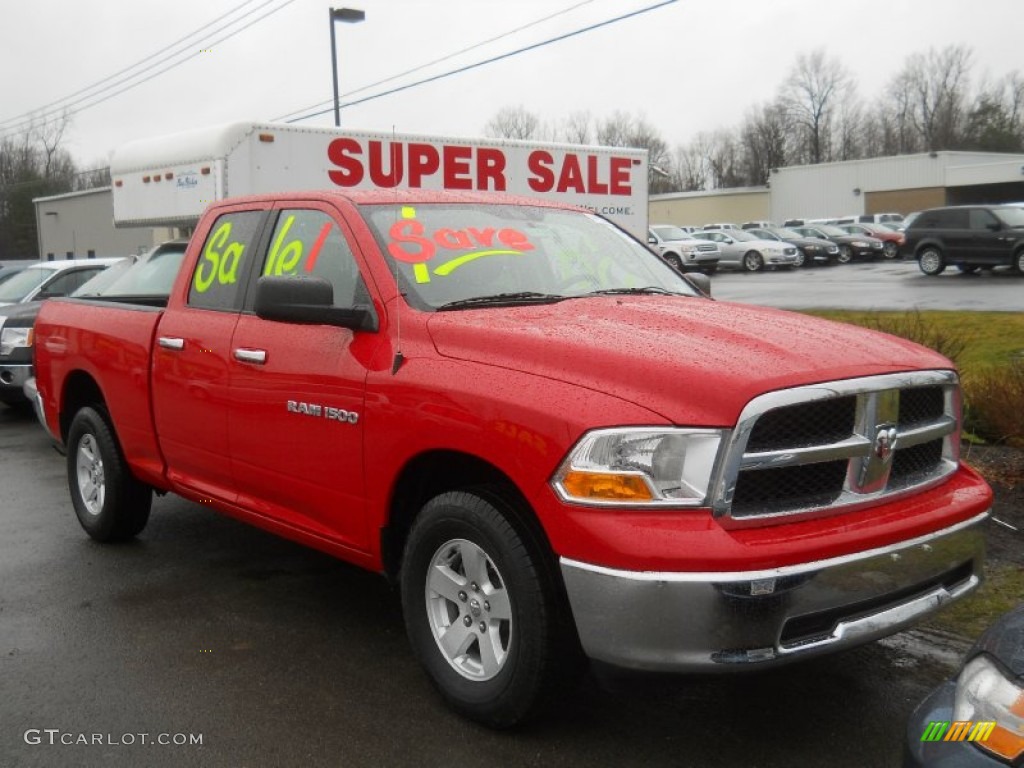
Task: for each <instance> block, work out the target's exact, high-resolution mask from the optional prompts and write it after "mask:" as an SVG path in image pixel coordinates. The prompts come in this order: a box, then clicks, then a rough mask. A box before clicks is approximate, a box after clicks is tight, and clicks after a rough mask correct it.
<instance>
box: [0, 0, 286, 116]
mask: <svg viewBox="0 0 1024 768" xmlns="http://www.w3.org/2000/svg"><path fill="white" fill-rule="evenodd" d="M271 2H274V0H266V1H265V2H264V3H263V5H262V6H259V8H262V7H264V6H266V5H267V4H269V3H271ZM293 2H295V0H285V1H284V2H283V3H282V4H281V5H279V6H277V7H276V8H271V9H270V10H269V11H267V12H266V13H264V14H263V15H261V16H258V17H257V18H255V19H253V20H252V21H250V22H249V23H248V24H246V25H244V26H242V27H240V28H238V29H235V30H233V31H232V32H230V33H229V34H227V35H224V36H223V37H220V38H218V39H216V40H213V41H210V42H209V43H207V45H210V46H214V45H219V44H220V43H223V42H224V41H226V40H230V39H231V38H232V37H235V36H236V35H238V34H240V33H241V32H244V31H245V30H247V29H248V28H249V27H251V26H252V25H253V24H256V23H258V22H260V21H262V20H263V19H265V18H267V17H268V16H271V15H273V14H275V13H277V12H278V11H281V10H283V9H284V8H285V7H287V6H289V5H291V4H292V3H293ZM259 8H257V9H256V10H259ZM256 10H254V11H251V12H250V13H247V14H245V16H249V15H251V14H252V13H255V12H256ZM245 16H242V17H240V18H239V19H237V20H236V21H235V22H231V23H230V24H227V25H224V26H222V27H220V28H218V29H217V30H215V31H214V32H211V33H209V34H208V35H206V37H203V38H200V40H197V41H194V43H193V44H199V43H201V42H203V41H205V40H207V39H208V38H209V36H210V35H213V34H216V33H217V32H220V31H222V30H224V29H225V28H227V27H229V26H231V24H234V23H236V22H237V21H240V20H241V18H245ZM181 53H183V51H182V52H178V53H176V54H173V55H172V56H168V57H165V58H164V59H163V60H162V61H161V62H157V63H156V64H153V65H152V66H150V67H147V68H145V69H143V70H141V71H140V72H138V73H136V74H134V75H132V76H130V77H128V78H124V79H123V80H121V81H120V82H121V83H123V82H125V81H127V80H132V79H134V78H136V77H138V76H139V75H140V74H142V73H143V72H147V71H149V70H150V69H153V68H154V67H156V66H158V65H159V64H161V63H163V62H165V61H167V60H168V59H171V58H174V56H180V55H181ZM201 53H203V51H202V50H196V51H193V52H192V53H191V54H189V55H188V56H186V57H185V58H183V59H180V60H179V61H177V62H174V63H172V64H169V65H168V66H166V67H164V68H163V69H160V70H159V71H157V72H154V73H153V74H151V75H149V76H148V77H145V78H143V79H141V80H137V81H136V82H130V83H128V84H127V85H125V86H124V87H123V88H120V89H119V90H117V91H114V92H113V93H111V94H109V95H107V96H104V97H102V98H97V99H94V100H92V101H89V102H88V103H86V104H85V105H84V106H81V107H79V108H77V109H70V110H69V109H67V107H69V106H71V105H70V104H69V105H65V107H64V109H63V110H62V115H68V116H70V115H75V114H78V113H79V112H84V111H85V110H87V109H90V108H92V107H95V106H97V105H98V104H102V103H103V102H106V101H109V100H110V99H112V98H114V97H115V96H119V95H121V94H122V93H124V92H126V91H129V90H131V89H133V88H137V87H138V86H140V85H142V84H143V83H148V82H149V81H150V80H153V79H154V78H156V77H159V76H160V75H162V74H164V73H166V72H169V71H170V70H172V69H175V68H177V67H180V66H181V65H182V64H184V63H185V62H187V61H189V60H191V59H194V58H195V57H196V56H199V55H200V54H201ZM118 84H119V83H118ZM115 85H117V84H114V85H111V86H108V87H107V88H104V89H103V90H109V89H110V88H112V87H115ZM99 93H102V91H99V92H97V93H96V94H93V95H94V96H98V95H99ZM87 98H91V97H86V98H85V99H79V100H78V101H77V102H74V103H75V104H77V103H81V102H82V101H85V100H86V99H87ZM52 113H53V110H51V114H52ZM59 119H61V117H53V118H50V119H47V120H43V122H42V124H43V125H48V124H50V123H53V122H56V121H57V120H59ZM34 124H35V120H34V119H30V120H26V121H23V122H22V123H20V124H18V125H14V126H9V127H7V128H4V129H2V130H0V134H8V135H9V134H11V133H17V132H19V131H20V130H23V129H25V128H28V127H30V126H32V125H34Z"/></svg>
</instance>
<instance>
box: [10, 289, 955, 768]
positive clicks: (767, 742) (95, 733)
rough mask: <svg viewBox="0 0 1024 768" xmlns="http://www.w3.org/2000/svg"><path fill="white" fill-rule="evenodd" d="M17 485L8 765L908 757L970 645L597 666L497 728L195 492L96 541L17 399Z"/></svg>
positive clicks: (836, 765)
mask: <svg viewBox="0 0 1024 768" xmlns="http://www.w3.org/2000/svg"><path fill="white" fill-rule="evenodd" d="M745 277H751V278H752V280H753V279H757V278H758V277H760V276H745ZM0 494H2V497H0V525H2V531H3V533H2V536H0V766H3V767H4V768H14V767H21V766H48V767H49V766H76V767H78V766H104V767H111V766H113V767H118V766H133V767H134V766H143V765H145V766H153V767H154V768H160V767H161V766H233V767H238V766H362V765H374V766H378V765H379V766H441V765H444V766H454V765H458V766H488V767H489V768H493V767H494V766H545V768H557V767H558V766H594V765H609V766H611V765H614V766H681V765H694V766H741V765H742V766H761V767H762V768H775V767H778V768H783V767H784V768H800V767H801V766H808V767H810V766H831V767H833V768H843V767H850V768H853V767H854V766H855V767H856V768H864V767H865V766H895V765H899V763H900V755H901V750H902V743H903V738H904V729H905V725H906V722H907V719H908V716H909V715H910V713H911V711H912V710H913V708H914V706H915V705H916V704H917V703H918V702H919V701H920V700H921V699H922V698H923V697H924V696H925V695H926V693H927V692H928V691H929V690H930V689H931V688H932V687H933V686H935V685H936V684H937V683H938V682H939V681H941V680H942V679H944V678H945V677H946V676H947V675H948V674H949V673H950V672H951V671H952V670H953V669H954V667H955V664H956V661H957V659H958V658H959V656H960V654H961V653H962V651H963V649H964V644H963V642H962V641H961V640H959V639H957V638H947V637H943V636H936V635H933V634H923V633H903V634H901V635H898V636H896V637H895V638H892V639H890V640H887V641H884V642H882V643H874V644H871V645H868V646H864V647H862V648H859V649H856V650H853V651H849V652H847V653H844V654H841V655H837V656H833V657H829V658H825V659H817V660H812V661H807V662H803V663H800V664H796V665H793V666H790V667H786V668H783V669H778V670H775V671H772V672H764V673H757V674H747V675H736V676H727V677H713V678H709V677H705V678H693V677H689V678H671V679H666V678H655V679H651V680H631V681H629V682H628V684H625V685H619V686H617V687H615V688H611V689H610V688H607V687H604V686H602V685H599V684H598V682H597V681H595V680H594V679H593V678H592V677H587V678H585V679H584V681H583V683H582V684H581V686H580V687H579V688H577V689H574V690H569V691H566V692H565V694H564V697H563V699H562V701H560V702H559V705H558V706H557V707H556V709H555V710H554V711H553V712H551V713H549V714H548V715H547V717H545V718H543V719H542V720H540V721H538V722H536V723H534V724H532V725H530V726H528V727H525V728H523V729H520V730H517V731H514V732H507V733H495V732H490V731H487V730H485V729H482V728H480V727H477V726H475V725H472V724H470V723H467V722H465V721H463V720H461V719H460V718H458V717H456V716H455V715H453V714H451V713H449V712H448V711H447V710H446V709H445V707H444V706H443V705H442V704H441V702H440V701H439V699H438V698H437V696H436V695H435V694H434V693H433V691H432V690H431V688H430V687H429V685H428V683H427V681H426V679H425V677H424V676H423V674H422V673H421V672H420V670H419V668H418V667H417V665H416V663H415V662H414V661H413V658H412V655H411V653H410V651H409V649H408V646H407V643H406V639H405V635H404V631H403V628H402V622H401V615H400V606H399V601H398V597H397V594H396V593H395V592H393V591H392V589H391V588H390V587H389V585H388V584H387V583H386V582H385V581H384V580H383V579H381V578H380V577H378V576H375V575H373V574H369V573H365V572H363V571H360V570H358V569H356V568H353V567H350V566H347V565H345V564H343V563H340V562H338V561H336V560H333V559H331V558H329V557H327V556H325V555H322V554H319V553H317V552H313V551H310V550H307V549H304V548H302V547H299V546H297V545H294V544H291V543H289V542H286V541H283V540H281V539H277V538H275V537H273V536H271V535H269V534H265V533H263V532H261V531H258V530H256V529H253V528H251V527H248V526H245V525H243V524H241V523H238V522H235V521H233V520H231V519H228V518H225V517H222V516H220V515H217V514H215V513H213V512H211V511H210V510H208V509H206V508H203V507H200V506H199V505H196V504H191V503H188V502H185V501H183V500H181V499H177V498H174V497H164V498H160V499H157V500H156V502H155V504H154V511H153V516H152V519H151V522H150V524H149V526H148V528H147V529H146V530H145V531H144V532H143V533H142V535H141V536H140V537H139V539H138V540H137V541H136V542H133V543H130V544H126V545H106V546H104V545H99V544H96V543H94V542H92V541H91V540H89V539H88V538H87V537H86V536H85V534H84V533H83V532H82V530H81V529H80V528H79V525H78V523H77V521H76V520H75V517H74V514H73V512H72V510H71V504H70V501H69V499H68V493H67V489H66V485H65V479H64V462H63V458H62V457H61V456H59V455H58V454H57V453H56V452H54V450H53V449H52V448H51V447H50V446H49V443H48V440H47V438H46V437H45V435H44V434H43V432H42V431H41V430H40V428H39V427H38V425H37V424H36V423H35V422H34V421H33V420H32V418H31V416H30V415H28V414H18V413H16V412H14V411H11V410H9V409H4V408H0ZM197 739H198V740H199V741H200V742H201V743H196V740H197ZM160 741H164V742H169V743H166V744H164V743H159V742H160ZM69 742H70V743H69ZM83 742H84V743H83ZM175 742H184V743H177V744H176V743H175Z"/></svg>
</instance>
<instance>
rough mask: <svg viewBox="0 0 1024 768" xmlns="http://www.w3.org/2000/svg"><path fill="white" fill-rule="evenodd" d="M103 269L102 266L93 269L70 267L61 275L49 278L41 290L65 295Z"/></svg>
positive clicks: (55, 294)
mask: <svg viewBox="0 0 1024 768" xmlns="http://www.w3.org/2000/svg"><path fill="white" fill-rule="evenodd" d="M102 271H103V268H102V267H96V268H93V269H70V270H68V271H67V272H65V273H63V274H62V275H58V276H57V277H55V278H54V279H53V280H51V281H50V282H49V283H48V284H47V285H46V287H45V288H43V292H45V293H46V294H48V295H50V296H67V295H68V294H69V293H71V292H72V291H75V290H77V289H79V288H81V287H82V284H83V283H84V282H85V281H86V280H88V279H89V278H91V277H95V276H96V275H98V274H99V273H100V272H102Z"/></svg>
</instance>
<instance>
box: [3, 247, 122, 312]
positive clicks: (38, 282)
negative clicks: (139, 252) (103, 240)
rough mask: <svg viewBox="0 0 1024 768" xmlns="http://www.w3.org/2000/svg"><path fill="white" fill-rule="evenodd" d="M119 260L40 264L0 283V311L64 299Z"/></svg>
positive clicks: (73, 260) (33, 265)
mask: <svg viewBox="0 0 1024 768" xmlns="http://www.w3.org/2000/svg"><path fill="white" fill-rule="evenodd" d="M120 260H121V259H120V258H104V259H68V260H67V261H39V262H34V263H33V264H32V266H30V267H26V268H25V269H23V270H21V271H20V272H19V273H18V274H16V275H14V277H12V278H10V279H9V280H7V281H5V282H4V283H0V307H3V306H7V305H8V304H19V303H21V302H25V301H36V300H42V299H48V298H53V297H55V296H67V295H68V294H69V293H72V292H73V291H75V290H76V289H78V288H80V287H81V286H82V284H83V283H85V282H86V281H87V280H88V279H89V278H91V277H93V276H94V275H96V274H99V273H100V272H102V271H103V270H104V269H106V268H107V267H109V266H110V265H111V264H114V263H116V262H118V261H120Z"/></svg>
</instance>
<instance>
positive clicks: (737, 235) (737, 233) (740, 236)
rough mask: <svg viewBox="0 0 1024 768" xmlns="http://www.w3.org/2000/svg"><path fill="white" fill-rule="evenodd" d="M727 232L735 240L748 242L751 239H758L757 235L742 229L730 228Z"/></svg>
mask: <svg viewBox="0 0 1024 768" xmlns="http://www.w3.org/2000/svg"><path fill="white" fill-rule="evenodd" d="M725 234H727V235H728V236H729V237H731V238H732V239H733V240H737V241H739V242H741V243H748V242H750V241H751V240H757V237H755V236H754V235H752V234H750V233H749V232H747V231H745V230H742V229H730V230H729V231H728V232H726V233H725Z"/></svg>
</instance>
